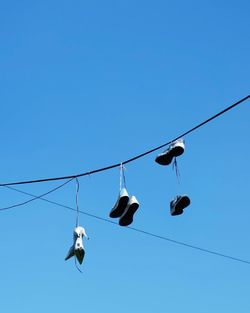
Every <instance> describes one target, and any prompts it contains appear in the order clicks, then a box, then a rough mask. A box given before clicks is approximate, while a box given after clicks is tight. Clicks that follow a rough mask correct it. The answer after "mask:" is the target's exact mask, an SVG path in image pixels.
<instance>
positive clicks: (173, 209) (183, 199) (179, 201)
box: [170, 195, 190, 216]
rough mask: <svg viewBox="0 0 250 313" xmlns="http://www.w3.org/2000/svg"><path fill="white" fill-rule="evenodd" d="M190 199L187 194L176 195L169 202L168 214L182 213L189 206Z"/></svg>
mask: <svg viewBox="0 0 250 313" xmlns="http://www.w3.org/2000/svg"><path fill="white" fill-rule="evenodd" d="M189 204H190V199H189V197H188V196H186V195H183V196H176V197H175V198H174V200H172V201H171V202H170V214H171V215H173V216H174V215H180V214H182V213H183V210H184V209H185V208H186V207H187V206H189Z"/></svg>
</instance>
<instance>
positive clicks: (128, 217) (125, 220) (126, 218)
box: [119, 196, 139, 226]
mask: <svg viewBox="0 0 250 313" xmlns="http://www.w3.org/2000/svg"><path fill="white" fill-rule="evenodd" d="M138 208H139V202H138V201H137V199H136V197H135V196H132V197H131V198H130V199H129V203H128V205H127V207H126V210H125V211H124V213H123V215H122V216H121V218H120V220H119V225H120V226H128V225H130V224H131V223H132V222H133V217H134V214H135V212H136V211H137V209H138Z"/></svg>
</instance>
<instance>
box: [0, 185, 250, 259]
mask: <svg viewBox="0 0 250 313" xmlns="http://www.w3.org/2000/svg"><path fill="white" fill-rule="evenodd" d="M5 187H6V188H8V189H11V190H14V191H17V192H19V193H23V194H25V195H28V196H31V197H35V198H37V199H38V197H36V196H35V195H33V194H31V193H28V192H26V191H22V190H19V189H16V188H14V187H10V186H5ZM39 199H40V200H42V201H46V202H48V203H51V204H54V205H56V206H59V207H62V208H65V209H68V210H71V211H76V209H74V208H72V207H70V206H67V205H64V204H61V203H58V202H55V201H51V200H48V199H45V198H41V197H40V198H39ZM79 213H81V214H84V215H86V216H89V217H92V218H95V219H98V220H101V221H104V222H107V223H110V224H114V225H116V226H119V224H118V223H116V222H113V221H112V220H108V219H106V218H103V217H100V216H97V215H94V214H90V213H88V212H84V211H81V210H79ZM119 227H120V226H119ZM126 229H129V230H133V231H135V232H138V233H141V234H144V235H147V236H151V237H154V238H158V239H161V240H165V241H168V242H171V243H174V244H177V245H180V246H184V247H187V248H191V249H195V250H197V251H201V252H204V253H209V254H212V255H217V256H219V257H223V258H226V259H230V260H233V261H237V262H241V263H245V264H248V265H250V261H247V260H244V259H241V258H236V257H233V256H231V255H227V254H223V253H220V252H216V251H213V250H209V249H205V248H202V247H198V246H194V245H191V244H188V243H185V242H182V241H177V240H174V239H171V238H168V237H166V236H161V235H157V234H154V233H151V232H148V231H145V230H142V229H138V228H135V227H131V226H127V227H126Z"/></svg>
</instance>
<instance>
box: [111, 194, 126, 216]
mask: <svg viewBox="0 0 250 313" xmlns="http://www.w3.org/2000/svg"><path fill="white" fill-rule="evenodd" d="M128 201H129V195H128V192H127V190H126V188H122V190H121V191H120V193H119V196H118V199H117V201H116V203H115V205H114V207H113V209H112V210H111V212H110V213H109V216H110V217H113V218H115V217H120V216H122V214H123V213H124V211H125V209H126V206H127V204H128Z"/></svg>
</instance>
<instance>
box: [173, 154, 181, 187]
mask: <svg viewBox="0 0 250 313" xmlns="http://www.w3.org/2000/svg"><path fill="white" fill-rule="evenodd" d="M173 170H174V171H175V175H176V177H177V181H178V183H179V184H180V182H181V174H180V171H179V167H178V163H177V159H176V157H175V158H174V162H173Z"/></svg>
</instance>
